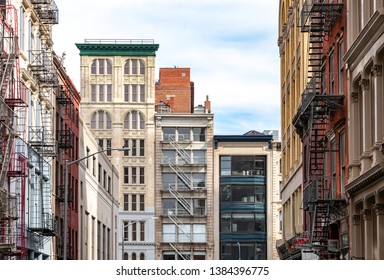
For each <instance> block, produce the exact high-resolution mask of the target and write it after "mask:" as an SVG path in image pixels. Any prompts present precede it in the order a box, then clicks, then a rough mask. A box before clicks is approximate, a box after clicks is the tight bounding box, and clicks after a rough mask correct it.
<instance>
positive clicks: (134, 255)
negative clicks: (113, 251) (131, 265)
mask: <svg viewBox="0 0 384 280" xmlns="http://www.w3.org/2000/svg"><path fill="white" fill-rule="evenodd" d="M136 259H137V257H136V253H132V260H134V261H135V260H136Z"/></svg>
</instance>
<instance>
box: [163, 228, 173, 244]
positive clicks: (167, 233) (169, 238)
mask: <svg viewBox="0 0 384 280" xmlns="http://www.w3.org/2000/svg"><path fill="white" fill-rule="evenodd" d="M175 241H176V228H175V225H169V224H163V242H175Z"/></svg>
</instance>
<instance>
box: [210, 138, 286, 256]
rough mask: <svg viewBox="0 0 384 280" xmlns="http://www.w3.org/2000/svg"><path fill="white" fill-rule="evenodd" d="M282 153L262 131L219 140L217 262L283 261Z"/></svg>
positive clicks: (216, 158) (216, 152) (216, 142)
mask: <svg viewBox="0 0 384 280" xmlns="http://www.w3.org/2000/svg"><path fill="white" fill-rule="evenodd" d="M280 153H281V144H280V142H278V141H277V140H276V139H273V136H272V135H266V134H263V133H260V132H257V131H250V132H248V133H246V134H244V135H215V136H214V162H215V171H214V185H215V198H214V205H215V207H214V209H215V210H214V217H215V221H217V223H216V225H217V226H215V245H216V246H215V254H216V258H215V259H220V260H267V259H268V260H273V259H278V254H277V251H276V246H275V243H276V239H281V228H280V227H279V219H278V216H279V212H278V211H279V209H280V203H281V201H280V195H279V193H280V192H279V188H280V182H281V173H280V168H279V166H280V163H279V162H280Z"/></svg>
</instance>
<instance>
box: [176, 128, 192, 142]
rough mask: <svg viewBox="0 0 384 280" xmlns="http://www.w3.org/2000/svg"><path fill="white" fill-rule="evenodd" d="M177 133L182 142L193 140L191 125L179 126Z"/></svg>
mask: <svg viewBox="0 0 384 280" xmlns="http://www.w3.org/2000/svg"><path fill="white" fill-rule="evenodd" d="M177 133H178V140H179V141H180V142H183V141H191V129H190V128H189V127H179V128H178V129H177Z"/></svg>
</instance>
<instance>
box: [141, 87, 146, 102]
mask: <svg viewBox="0 0 384 280" xmlns="http://www.w3.org/2000/svg"><path fill="white" fill-rule="evenodd" d="M140 102H145V86H144V85H140Z"/></svg>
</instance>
